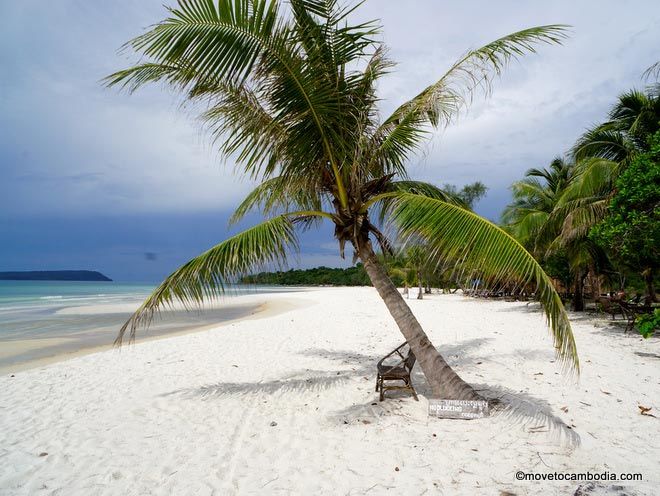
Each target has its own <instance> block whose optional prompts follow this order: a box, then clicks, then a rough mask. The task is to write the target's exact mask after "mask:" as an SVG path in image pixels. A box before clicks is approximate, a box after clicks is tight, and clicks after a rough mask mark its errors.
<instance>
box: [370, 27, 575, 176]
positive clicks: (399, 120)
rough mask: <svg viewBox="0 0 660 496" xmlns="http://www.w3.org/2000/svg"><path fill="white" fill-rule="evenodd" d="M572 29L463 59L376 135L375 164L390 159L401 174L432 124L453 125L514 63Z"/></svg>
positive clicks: (515, 37)
mask: <svg viewBox="0 0 660 496" xmlns="http://www.w3.org/2000/svg"><path fill="white" fill-rule="evenodd" d="M566 29H567V26H564V25H549V26H539V27H533V28H529V29H524V30H522V31H518V32H516V33H512V34H510V35H508V36H504V37H502V38H500V39H498V40H495V41H493V42H491V43H489V44H487V45H485V46H483V47H481V48H479V49H476V50H470V51H469V52H467V53H466V54H465V55H464V56H463V57H461V58H460V59H459V60H458V61H457V62H456V63H455V64H454V65H453V66H452V67H451V68H450V69H449V71H447V72H446V73H445V74H444V75H443V76H442V77H441V78H440V79H439V80H438V81H437V82H435V83H434V84H432V85H430V86H428V87H427V88H426V89H424V91H422V92H421V93H420V94H419V95H417V96H416V97H414V98H413V99H412V100H410V101H408V102H406V103H404V104H403V105H401V106H400V107H399V108H397V109H396V110H395V111H394V112H393V113H392V115H391V116H390V117H388V118H387V119H386V120H385V121H384V122H383V124H382V125H381V126H380V127H379V128H378V129H377V130H376V132H375V133H374V138H373V139H374V141H375V142H376V145H377V146H376V152H375V153H374V156H373V158H372V160H376V161H385V162H387V163H389V164H390V167H391V171H392V172H395V171H397V170H398V169H400V168H402V167H403V164H404V161H405V160H406V158H407V156H408V155H409V154H410V153H411V152H415V151H417V150H418V148H419V147H420V145H421V143H422V141H423V140H424V138H425V137H426V136H427V135H428V132H429V128H428V127H429V126H430V127H432V128H436V127H439V126H447V125H449V124H450V123H452V122H453V121H454V120H455V119H456V118H457V117H458V115H459V114H460V111H461V110H462V109H463V108H465V107H467V105H468V104H469V103H470V102H471V101H472V99H473V97H474V96H475V94H476V93H477V92H478V91H480V90H481V91H482V92H484V93H485V94H489V92H490V89H491V84H492V82H493V80H494V78H495V77H497V76H499V75H500V74H501V73H502V71H503V70H504V68H505V67H506V66H507V65H508V64H509V63H510V62H511V61H512V60H515V59H517V58H519V57H522V56H523V55H526V54H528V53H535V52H536V49H537V46H538V45H539V44H556V43H561V42H562V40H563V39H564V38H566V36H567V33H566Z"/></svg>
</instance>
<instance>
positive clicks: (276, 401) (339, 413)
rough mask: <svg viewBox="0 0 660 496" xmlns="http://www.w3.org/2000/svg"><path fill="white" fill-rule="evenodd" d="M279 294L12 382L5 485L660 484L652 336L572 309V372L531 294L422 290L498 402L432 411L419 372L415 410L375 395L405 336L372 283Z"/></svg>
mask: <svg viewBox="0 0 660 496" xmlns="http://www.w3.org/2000/svg"><path fill="white" fill-rule="evenodd" d="M240 298H245V299H246V301H249V299H250V298H253V297H250V296H248V297H240ZM268 298H269V301H270V302H272V303H273V304H275V305H277V304H278V303H277V302H279V303H283V304H284V303H285V302H287V301H289V300H291V299H292V298H294V299H295V300H297V301H298V303H299V304H298V305H290V306H289V307H288V310H285V311H283V312H282V313H276V314H270V315H264V316H262V317H261V318H257V316H255V318H253V319H252V320H241V321H236V322H230V323H224V324H223V325H221V326H219V327H217V328H215V329H211V330H205V331H202V332H197V333H194V334H186V335H181V336H175V337H169V338H166V339H160V340H155V341H148V342H143V343H138V344H136V345H134V346H132V347H127V348H123V349H122V350H121V351H119V352H117V351H106V352H101V353H95V354H91V355H87V356H82V357H76V358H74V359H71V360H67V361H64V362H60V363H55V364H51V365H48V366H45V367H41V368H36V369H32V370H26V371H22V372H16V373H15V374H14V376H13V377H12V376H11V375H2V376H0V426H1V427H2V429H1V430H0V494H2V495H5V494H6V495H15V494H16V495H28V494H29V495H33V494H53V495H55V494H58V495H59V494H61V495H97V494H99V495H100V494H103V495H105V494H118V495H144V494H167V495H183V494H200V495H205V494H208V495H211V494H215V495H226V494H333V495H334V494H368V495H374V494H376V495H378V494H446V495H474V494H485V495H491V494H492V495H502V494H516V495H527V494H548V495H564V494H628V495H654V494H660V476H659V475H658V473H659V472H660V471H659V470H658V468H659V461H660V446H659V443H658V439H660V419H659V418H655V417H650V416H642V415H641V414H640V410H639V408H638V406H639V405H643V406H645V407H651V408H652V410H650V412H649V413H652V414H656V415H658V416H659V417H660V412H659V411H658V410H660V404H658V399H659V398H660V394H659V393H660V385H659V381H660V376H659V375H658V371H659V365H660V358H659V357H660V340H658V339H650V340H642V339H641V338H640V337H638V336H636V335H633V334H628V335H624V334H623V332H622V330H621V329H620V328H611V326H609V323H608V321H607V319H601V320H597V321H595V325H594V320H593V319H592V318H586V317H583V316H580V317H576V318H574V319H573V322H574V332H575V336H576V340H577V345H578V350H579V352H580V357H581V361H582V375H581V377H580V380H579V382H576V381H575V380H573V379H571V378H570V377H567V376H564V375H562V374H561V368H560V367H559V365H558V364H557V363H555V361H554V355H553V350H552V343H551V339H550V337H549V334H548V332H547V330H546V328H545V324H544V320H543V318H542V316H541V314H540V313H539V312H538V310H537V309H536V308H535V306H534V305H529V306H528V305H526V304H525V303H507V302H502V301H487V300H475V299H470V298H465V297H463V296H461V295H438V294H434V295H432V296H431V297H427V298H426V299H424V300H421V301H418V300H414V299H411V300H410V304H411V306H412V308H413V310H414V311H415V313H416V315H417V316H418V317H419V319H420V321H421V322H422V324H423V325H424V326H425V328H426V329H427V330H428V333H429V335H430V337H431V339H432V340H433V341H434V343H435V344H436V345H438V346H439V347H440V348H441V350H442V351H443V352H444V353H445V356H446V357H447V358H448V360H449V361H450V363H451V364H452V365H453V366H455V367H456V369H457V370H458V371H459V372H460V373H461V374H462V376H463V377H464V378H465V379H466V380H468V381H469V382H471V383H473V384H476V385H477V386H478V388H479V389H480V390H481V392H482V394H484V395H486V396H488V397H490V398H499V399H500V401H501V404H500V406H499V407H498V408H497V409H496V410H495V411H494V412H493V413H492V416H491V417H489V418H487V419H479V420H470V421H464V420H440V419H435V418H429V417H428V414H427V411H428V401H427V397H428V389H427V388H426V385H425V383H424V378H423V376H422V375H421V373H420V372H419V370H416V373H415V379H414V380H415V384H416V386H417V389H418V391H419V393H420V401H419V402H415V401H414V400H413V399H412V398H411V397H408V396H404V395H398V396H396V397H394V398H392V399H388V400H386V401H385V402H383V403H380V402H378V401H377V394H376V393H375V392H374V381H375V375H374V367H375V363H376V361H377V360H378V358H379V357H380V356H382V355H384V354H385V353H386V352H388V351H389V350H391V349H392V348H393V347H394V346H396V345H397V344H399V343H400V342H401V341H402V338H401V335H400V334H399V332H398V330H397V329H396V328H395V326H394V324H393V322H392V321H391V319H390V317H389V315H388V314H387V311H386V309H385V307H384V305H383V303H382V302H381V301H380V300H379V298H378V296H377V294H376V293H375V291H374V290H373V289H372V288H352V289H348V288H335V289H322V290H317V291H310V292H305V293H296V294H295V296H294V295H289V294H286V293H280V294H274V295H268ZM301 301H304V304H300V303H301ZM40 455H41V456H40ZM520 470H522V471H524V472H530V473H535V474H552V473H555V472H557V473H574V474H577V473H581V472H588V471H590V472H592V473H598V474H602V473H604V472H609V473H617V474H618V473H623V472H630V473H640V474H642V476H643V478H644V480H643V481H641V482H639V481H635V482H606V483H596V484H589V483H586V482H558V481H545V482H531V481H522V482H518V481H516V477H515V475H516V472H517V471H520ZM576 491H578V492H577V493H576Z"/></svg>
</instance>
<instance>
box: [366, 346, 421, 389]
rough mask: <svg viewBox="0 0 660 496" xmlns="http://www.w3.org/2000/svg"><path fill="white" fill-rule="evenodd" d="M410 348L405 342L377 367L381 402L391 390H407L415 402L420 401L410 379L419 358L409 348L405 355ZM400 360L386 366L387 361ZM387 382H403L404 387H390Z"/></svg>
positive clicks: (377, 386) (377, 383)
mask: <svg viewBox="0 0 660 496" xmlns="http://www.w3.org/2000/svg"><path fill="white" fill-rule="evenodd" d="M406 346H408V343H407V342H405V343H403V344H402V345H401V346H399V347H398V348H396V349H394V350H392V351H391V352H390V353H388V354H387V355H385V356H384V357H383V358H382V359H381V360H380V361H379V362H378V365H377V366H376V368H377V372H378V375H377V376H376V392H378V391H380V401H383V400H384V399H385V391H388V390H390V389H405V390H407V391H410V392H411V393H412V395H413V397H414V398H415V401H419V399H418V398H417V392H416V391H415V388H414V387H413V385H412V380H411V379H410V374H411V373H412V369H413V367H414V366H415V361H416V360H417V357H415V354H414V353H413V352H412V350H411V349H410V347H409V346H408V353H407V354H406V355H404V348H405V347H406ZM397 357H398V358H399V360H398V361H397V362H393V363H388V364H385V363H384V362H385V361H386V360H390V359H396V358H397ZM385 381H387V382H393V381H398V382H403V385H388V384H385Z"/></svg>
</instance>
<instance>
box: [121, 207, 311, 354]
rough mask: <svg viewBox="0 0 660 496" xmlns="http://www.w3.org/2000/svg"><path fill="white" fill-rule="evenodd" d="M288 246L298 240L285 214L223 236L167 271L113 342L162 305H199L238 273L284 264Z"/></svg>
mask: <svg viewBox="0 0 660 496" xmlns="http://www.w3.org/2000/svg"><path fill="white" fill-rule="evenodd" d="M291 250H293V251H297V250H298V240H297V238H296V235H295V230H294V226H293V223H292V221H291V220H289V218H288V217H287V216H284V215H282V216H279V217H274V218H272V219H270V220H268V221H266V222H263V223H262V224H258V225H256V226H254V227H251V228H250V229H247V230H245V231H243V232H241V233H239V234H236V235H235V236H232V237H230V238H228V239H226V240H225V241H223V242H222V243H220V244H218V245H216V246H214V247H213V248H211V249H210V250H208V251H206V252H204V253H202V254H201V255H199V256H198V257H195V258H193V259H192V260H190V261H189V262H187V263H186V264H184V265H182V266H181V267H180V268H179V269H177V270H176V271H175V272H173V273H172V274H170V275H169V276H168V277H167V278H166V279H165V280H164V281H163V282H162V283H161V284H160V285H159V286H158V288H156V290H155V291H154V292H153V293H152V294H151V296H149V297H148V298H147V299H146V300H145V302H144V303H143V304H142V305H141V306H140V308H139V309H138V310H137V311H136V312H135V313H134V314H133V315H132V316H131V317H130V318H129V319H128V321H127V322H126V323H125V324H124V325H123V326H122V328H121V329H120V331H119V335H118V336H117V339H116V340H115V344H117V345H121V343H122V340H123V339H124V336H125V334H126V332H129V334H130V339H131V340H133V339H135V333H136V331H137V330H138V329H140V328H147V327H148V326H149V325H150V324H151V322H152V320H153V318H154V316H155V315H156V314H157V313H158V312H159V311H160V310H161V309H162V308H163V307H170V308H171V307H172V305H173V304H174V302H177V301H178V302H181V303H182V304H183V306H184V308H185V309H186V310H189V309H192V308H194V307H197V308H199V307H200V306H201V305H202V303H203V302H204V301H207V300H210V299H213V298H214V297H217V296H221V295H222V294H224V293H225V290H226V286H227V285H228V284H231V283H232V282H235V280H236V279H237V278H238V277H240V276H242V275H246V274H248V273H249V272H250V271H252V270H255V269H258V268H261V267H265V266H268V265H270V264H275V265H278V266H282V265H284V264H285V263H286V255H287V253H288V252H289V251H291Z"/></svg>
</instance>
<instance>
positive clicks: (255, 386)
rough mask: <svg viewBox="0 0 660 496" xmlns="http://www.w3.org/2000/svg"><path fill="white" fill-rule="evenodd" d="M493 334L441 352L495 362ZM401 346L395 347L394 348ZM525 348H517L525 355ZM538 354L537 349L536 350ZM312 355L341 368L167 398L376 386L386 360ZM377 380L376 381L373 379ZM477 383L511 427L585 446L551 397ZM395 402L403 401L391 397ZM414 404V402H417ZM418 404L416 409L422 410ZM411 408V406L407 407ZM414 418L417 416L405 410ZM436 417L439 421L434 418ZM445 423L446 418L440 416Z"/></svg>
mask: <svg viewBox="0 0 660 496" xmlns="http://www.w3.org/2000/svg"><path fill="white" fill-rule="evenodd" d="M490 340H491V339H490V338H478V339H471V340H467V341H464V342H461V343H457V344H454V345H448V346H443V347H441V348H440V352H441V353H442V354H443V356H445V357H446V358H447V359H448V361H449V362H450V363H451V365H452V366H456V367H457V368H458V369H459V370H460V368H461V366H466V365H468V364H472V363H475V362H476V361H477V360H478V361H481V362H485V361H490V360H491V359H493V358H498V359H499V358H502V357H503V356H504V355H503V354H498V355H496V356H494V357H489V356H488V355H487V354H479V353H478V349H479V348H480V347H481V346H482V345H483V344H485V343H488V342H489V341H490ZM394 346H396V344H394V345H393V346H392V348H394ZM520 352H521V351H520V350H517V351H516V352H512V354H514V353H515V354H517V355H518V356H520ZM530 353H533V354H535V352H533V351H530ZM300 354H301V355H304V356H307V357H315V358H319V359H323V360H327V361H329V362H331V363H332V364H335V366H331V367H329V368H328V369H326V370H312V369H305V370H299V371H296V372H293V373H291V374H288V375H286V376H283V377H281V378H278V379H274V380H269V381H260V382H218V383H215V384H208V385H203V386H199V387H195V388H186V389H179V390H175V391H171V392H169V393H165V394H163V395H162V396H175V395H178V396H183V397H188V398H192V399H195V398H198V399H211V398H221V397H226V396H245V395H254V394H264V395H275V394H278V395H280V394H289V393H296V392H323V391H326V390H328V389H331V388H334V387H338V386H341V385H344V384H347V383H349V382H351V381H352V382H355V381H360V382H361V383H366V380H365V379H367V380H369V383H368V384H369V385H370V386H375V365H376V363H377V362H378V360H379V359H380V358H381V357H380V356H376V355H365V354H361V353H356V352H354V351H350V350H346V351H342V350H325V349H320V348H310V349H307V350H304V351H302V352H300ZM371 379H373V381H372V380H371ZM413 383H414V385H415V389H416V390H417V392H418V394H419V395H420V396H423V397H426V398H430V397H431V390H430V388H429V385H428V383H427V381H426V378H425V377H424V374H423V373H422V371H421V369H420V368H419V366H416V367H415V369H414V370H413ZM473 387H474V388H475V389H476V390H477V391H478V392H479V393H480V394H481V395H482V396H484V398H486V399H487V400H488V401H489V403H490V404H491V416H492V417H494V418H498V419H499V420H502V421H504V423H505V424H508V425H509V426H511V427H518V428H522V429H525V430H526V431H527V432H528V433H529V434H530V435H533V434H535V433H540V432H547V433H550V435H551V436H553V437H554V438H555V439H556V440H557V441H559V442H560V443H561V444H565V443H567V444H568V445H570V446H579V444H580V436H579V434H578V433H577V432H575V431H574V430H573V429H572V428H571V427H570V426H568V425H566V423H564V421H563V420H562V419H561V418H559V417H558V416H556V415H555V414H554V413H553V410H552V406H551V405H550V403H548V402H547V401H545V400H543V399H540V398H537V397H535V396H533V395H531V394H529V393H525V392H520V391H514V390H512V389H509V388H507V387H506V386H503V385H500V384H485V383H480V384H473ZM388 399H389V400H397V399H398V400H401V401H396V402H394V401H390V402H389V403H388ZM411 402H412V403H411ZM403 403H405V404H407V403H411V405H407V406H414V405H415V402H414V400H413V399H412V397H411V396H410V395H409V394H407V393H405V392H396V391H394V392H388V395H387V399H386V400H385V402H383V403H380V402H378V401H377V395H376V393H375V392H374V396H373V399H371V400H369V401H367V402H364V403H354V404H352V405H350V406H347V407H345V408H342V409H339V410H337V411H335V412H333V413H332V416H333V417H347V418H349V419H353V418H364V417H365V416H374V417H378V416H382V415H383V413H384V412H383V410H385V411H386V413H388V414H390V413H391V414H395V415H396V414H399V411H400V410H401V408H399V407H398V406H395V405H397V404H398V405H401V404H403ZM419 405H420V407H421V408H424V409H425V406H424V407H422V405H425V402H424V401H421V402H420V403H419ZM420 407H415V408H413V409H412V410H420ZM407 411H408V412H410V411H411V409H410V408H408V409H407ZM404 416H407V417H410V416H411V415H410V414H409V413H408V414H405V413H404ZM412 416H413V417H415V418H419V420H422V417H423V418H424V419H426V411H421V410H420V411H415V413H414V414H413V415H412ZM434 421H435V420H434ZM437 421H438V422H441V420H437Z"/></svg>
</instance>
